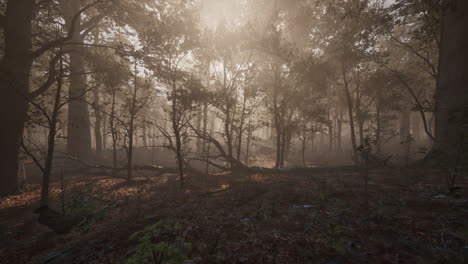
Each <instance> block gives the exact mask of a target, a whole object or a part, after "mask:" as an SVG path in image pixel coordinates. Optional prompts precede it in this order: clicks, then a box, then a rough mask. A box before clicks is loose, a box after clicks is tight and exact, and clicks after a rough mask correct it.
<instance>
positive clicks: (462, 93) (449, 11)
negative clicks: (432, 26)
mask: <svg viewBox="0 0 468 264" xmlns="http://www.w3.org/2000/svg"><path fill="white" fill-rule="evenodd" d="M443 8H444V9H443V11H442V12H443V15H442V26H441V43H440V48H441V50H440V59H439V61H440V66H439V84H438V87H437V91H436V109H435V111H436V113H435V117H436V121H435V145H434V148H435V150H438V151H441V152H442V153H443V154H446V155H450V156H456V155H459V152H460V148H461V146H463V149H464V150H463V151H466V150H467V143H468V142H467V141H468V140H467V139H466V137H467V135H468V129H467V124H468V96H467V94H468V27H467V25H468V2H467V1H465V0H451V1H446V6H443Z"/></svg>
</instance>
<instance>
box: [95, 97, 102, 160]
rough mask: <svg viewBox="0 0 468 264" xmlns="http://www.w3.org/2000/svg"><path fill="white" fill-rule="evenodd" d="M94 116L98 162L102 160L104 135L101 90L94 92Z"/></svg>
mask: <svg viewBox="0 0 468 264" xmlns="http://www.w3.org/2000/svg"><path fill="white" fill-rule="evenodd" d="M93 107H94V116H95V124H94V138H95V141H96V158H97V159H98V160H101V159H102V134H101V126H102V115H101V111H100V110H99V108H100V103H99V89H95V90H94V101H93Z"/></svg>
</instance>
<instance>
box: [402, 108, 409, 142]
mask: <svg viewBox="0 0 468 264" xmlns="http://www.w3.org/2000/svg"><path fill="white" fill-rule="evenodd" d="M410 128H411V111H410V109H409V108H407V107H405V108H404V109H403V110H402V112H401V114H400V142H406V141H407V140H408V136H410V135H411V130H410Z"/></svg>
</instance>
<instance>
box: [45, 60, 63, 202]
mask: <svg viewBox="0 0 468 264" xmlns="http://www.w3.org/2000/svg"><path fill="white" fill-rule="evenodd" d="M62 74H63V62H62V59H60V76H59V79H58V81H57V90H56V92H55V102H54V108H53V111H52V116H51V118H50V123H49V136H48V142H47V155H46V161H45V166H44V174H43V177H42V188H41V205H49V183H50V176H51V174H52V165H53V161H54V149H55V137H56V134H57V120H58V116H59V110H60V98H61V95H62Z"/></svg>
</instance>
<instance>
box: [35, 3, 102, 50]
mask: <svg viewBox="0 0 468 264" xmlns="http://www.w3.org/2000/svg"><path fill="white" fill-rule="evenodd" d="M98 3H99V0H98V1H96V2H94V3H92V4H89V5H87V6H85V7H83V8H82V9H81V10H80V11H78V13H76V14H75V15H74V16H73V18H72V21H71V26H70V29H69V30H68V34H67V36H65V37H62V38H59V39H56V40H53V41H51V42H48V43H46V44H44V45H43V46H42V47H40V48H38V49H37V50H35V51H33V52H32V53H31V54H30V58H31V59H35V58H38V57H40V56H41V55H42V54H44V53H46V52H47V51H49V50H51V49H53V48H55V47H57V46H59V45H62V44H63V43H65V42H67V41H69V40H71V39H73V36H74V34H75V24H76V23H77V22H78V20H79V18H80V16H81V14H82V13H83V12H85V11H86V10H88V9H89V8H91V7H93V6H95V5H97V4H98Z"/></svg>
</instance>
